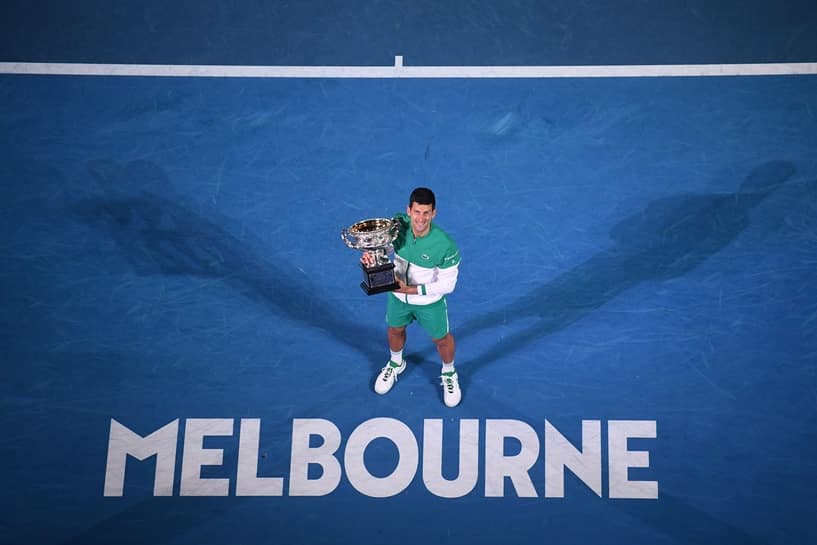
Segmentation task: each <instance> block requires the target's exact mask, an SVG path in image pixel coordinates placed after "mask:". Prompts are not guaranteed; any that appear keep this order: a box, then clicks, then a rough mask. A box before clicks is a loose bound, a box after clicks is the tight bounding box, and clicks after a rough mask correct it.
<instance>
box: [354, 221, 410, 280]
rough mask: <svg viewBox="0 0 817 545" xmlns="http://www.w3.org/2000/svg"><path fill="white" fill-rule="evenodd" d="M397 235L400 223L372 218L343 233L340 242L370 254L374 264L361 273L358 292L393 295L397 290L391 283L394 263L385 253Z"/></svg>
mask: <svg viewBox="0 0 817 545" xmlns="http://www.w3.org/2000/svg"><path fill="white" fill-rule="evenodd" d="M399 233H400V223H399V222H398V221H397V220H395V219H389V218H372V219H367V220H363V221H359V222H357V223H355V224H352V225H350V226H349V227H347V228H345V229H343V230H342V231H341V233H340V238H341V239H343V242H344V243H346V245H347V246H348V247H349V248H352V249H353V250H360V251H362V252H371V253H372V254H373V255H374V258H375V263H374V265H372V266H371V267H367V266H366V265H364V264H363V263H361V264H360V267H361V269H363V282H361V283H360V287H361V289H362V290H363V291H364V292H366V295H374V294H375V293H383V292H386V291H393V290H396V289H397V288H398V287H399V284H398V283H397V282H396V281H395V279H394V263H392V262H391V261H390V260H389V255H388V251H389V248H390V247H391V244H392V242H394V239H396V238H397V235H398V234H399Z"/></svg>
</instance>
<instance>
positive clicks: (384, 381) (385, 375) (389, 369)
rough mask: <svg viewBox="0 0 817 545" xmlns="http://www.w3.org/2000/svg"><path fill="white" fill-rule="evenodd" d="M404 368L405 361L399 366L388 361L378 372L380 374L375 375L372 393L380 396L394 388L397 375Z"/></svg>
mask: <svg viewBox="0 0 817 545" xmlns="http://www.w3.org/2000/svg"><path fill="white" fill-rule="evenodd" d="M405 368H406V360H403V363H401V364H400V365H397V364H396V363H394V362H393V361H391V360H389V361H388V362H387V363H386V366H385V367H384V368H383V369H381V370H380V374H379V375H377V379H375V381H374V391H375V392H377V393H378V394H381V395H382V394H385V393H388V391H389V390H391V387H392V386H394V383H395V382H397V375H399V374H400V373H402V372H403V370H404V369H405Z"/></svg>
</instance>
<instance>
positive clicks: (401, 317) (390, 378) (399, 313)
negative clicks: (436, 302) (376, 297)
mask: <svg viewBox="0 0 817 545" xmlns="http://www.w3.org/2000/svg"><path fill="white" fill-rule="evenodd" d="M386 297H388V303H387V306H386V325H387V330H386V336H387V338H388V342H389V353H390V354H389V361H388V362H386V365H385V366H384V367H383V368H382V369H381V370H380V373H379V374H378V375H377V378H376V379H375V381H374V391H375V392H377V393H378V394H385V393H387V392H388V391H389V390H391V389H392V386H394V383H395V382H397V375H399V374H400V373H402V372H403V370H404V369H405V368H406V361H405V360H404V359H403V347H404V346H405V345H406V326H407V325H408V324H410V323H411V322H412V321H413V320H414V316H413V315H412V313H411V308H410V307H409V305H407V304H405V303H403V302H401V301H399V300H398V299H397V298H396V297H394V296H393V295H391V294H389V295H387V296H386Z"/></svg>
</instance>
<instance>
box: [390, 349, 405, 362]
mask: <svg viewBox="0 0 817 545" xmlns="http://www.w3.org/2000/svg"><path fill="white" fill-rule="evenodd" d="M389 352H391V361H393V362H394V363H397V364H399V365H403V351H402V350H400V351H399V352H395V351H394V350H389Z"/></svg>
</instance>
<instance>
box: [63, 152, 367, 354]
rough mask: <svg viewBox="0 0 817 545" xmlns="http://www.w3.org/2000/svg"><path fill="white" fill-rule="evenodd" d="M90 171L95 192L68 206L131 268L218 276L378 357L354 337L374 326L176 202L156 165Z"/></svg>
mask: <svg viewBox="0 0 817 545" xmlns="http://www.w3.org/2000/svg"><path fill="white" fill-rule="evenodd" d="M89 170H90V172H91V174H92V176H93V178H94V181H95V182H96V184H97V185H98V187H99V188H100V190H101V191H102V195H100V196H93V197H89V198H86V199H83V200H81V201H79V202H77V203H75V205H74V207H73V209H74V212H75V213H76V215H77V216H78V217H79V218H80V219H81V220H82V221H85V222H88V223H94V224H100V225H103V226H105V227H106V228H107V230H108V231H109V233H110V235H111V236H112V237H113V239H114V240H115V241H116V242H117V244H118V246H119V247H120V249H121V250H122V252H123V254H124V256H125V257H126V259H127V260H128V262H129V264H130V265H131V266H132V268H133V270H134V271H135V272H136V273H137V274H140V275H151V274H161V275H190V276H196V277H206V278H217V279H219V280H221V281H223V282H225V283H226V284H228V285H230V286H232V287H233V288H234V289H236V290H237V291H239V292H240V293H242V294H243V295H245V296H246V297H248V298H250V299H252V300H255V301H259V302H262V303H264V304H266V305H268V306H269V307H270V308H271V309H273V310H274V311H275V312H277V313H279V314H280V315H281V317H282V318H283V319H285V320H290V321H295V322H300V323H302V324H306V325H308V326H313V327H316V328H319V329H321V330H323V331H325V332H326V333H327V334H328V335H329V336H330V337H332V338H334V339H335V340H337V341H339V342H341V343H343V344H345V345H347V346H349V347H350V348H352V349H354V350H355V351H357V352H360V353H361V354H362V355H363V356H365V357H366V359H367V360H369V361H371V360H373V359H375V358H376V357H377V354H378V352H377V351H376V349H375V348H374V347H372V346H368V345H367V343H365V342H362V341H361V339H375V338H380V337H382V336H383V334H382V333H381V332H379V331H374V330H373V329H372V330H371V331H369V330H362V329H363V328H362V327H361V325H360V324H359V323H358V322H355V321H350V320H349V319H348V313H346V312H344V309H343V308H339V307H337V305H330V304H329V303H327V301H326V300H325V299H324V298H323V297H322V295H321V293H322V290H321V289H320V287H319V286H317V285H316V284H314V283H313V282H312V281H311V280H310V279H309V278H308V277H307V275H305V274H300V273H298V274H296V273H295V272H294V271H297V269H296V268H295V267H293V266H291V265H289V264H288V263H287V262H286V261H284V260H283V259H282V258H280V257H278V256H276V257H275V258H274V260H273V259H264V258H262V257H259V256H258V255H257V254H256V253H254V252H253V250H252V247H260V246H261V245H260V244H259V243H252V244H250V243H249V242H247V241H248V240H250V239H249V235H243V238H244V240H241V239H238V238H237V237H236V236H234V235H232V234H231V233H229V232H228V231H226V230H225V229H224V228H222V227H220V226H219V225H217V224H216V223H213V222H212V221H208V220H207V219H205V218H204V217H203V216H202V215H200V214H197V213H195V212H193V210H191V209H190V208H188V207H185V206H183V205H182V204H180V203H179V201H181V199H179V198H178V197H177V196H175V195H173V193H172V189H169V188H170V182H169V181H168V180H167V177H166V175H165V174H164V172H163V171H162V170H161V169H159V168H158V167H157V166H155V165H153V164H152V163H149V162H146V161H135V162H132V163H129V164H128V165H126V166H120V165H116V164H113V163H110V162H103V161H98V162H94V163H91V164H90V165H89ZM123 188H127V189H123ZM160 193H164V194H168V193H170V195H169V196H161V195H160ZM210 217H213V215H212V214H211V215H210ZM225 221H226V220H225ZM272 253H274V250H273V252H272Z"/></svg>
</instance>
